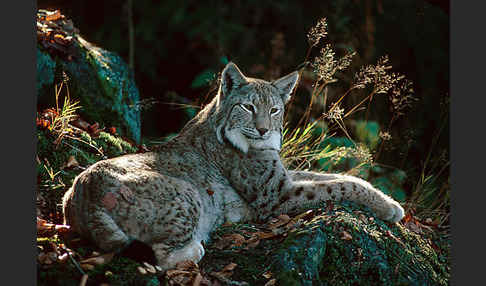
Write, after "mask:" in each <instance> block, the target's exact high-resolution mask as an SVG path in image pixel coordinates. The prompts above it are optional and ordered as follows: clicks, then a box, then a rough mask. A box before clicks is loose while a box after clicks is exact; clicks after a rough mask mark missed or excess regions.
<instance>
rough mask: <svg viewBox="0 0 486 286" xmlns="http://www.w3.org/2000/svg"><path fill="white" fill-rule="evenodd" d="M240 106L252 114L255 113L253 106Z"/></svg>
mask: <svg viewBox="0 0 486 286" xmlns="http://www.w3.org/2000/svg"><path fill="white" fill-rule="evenodd" d="M240 106H241V107H242V108H243V109H244V110H246V111H248V112H250V113H255V107H254V106H253V105H251V104H240Z"/></svg>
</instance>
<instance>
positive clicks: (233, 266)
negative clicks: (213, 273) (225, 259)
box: [221, 262, 238, 271]
mask: <svg viewBox="0 0 486 286" xmlns="http://www.w3.org/2000/svg"><path fill="white" fill-rule="evenodd" d="M236 266H238V264H236V263H233V262H231V263H230V264H228V265H226V266H225V267H224V268H223V270H221V271H233V270H234V269H235V268H236Z"/></svg>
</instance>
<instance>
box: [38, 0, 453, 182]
mask: <svg viewBox="0 0 486 286" xmlns="http://www.w3.org/2000/svg"><path fill="white" fill-rule="evenodd" d="M37 3H38V4H37V6H38V8H39V9H60V10H61V13H62V14H64V15H66V16H67V17H69V18H71V19H72V20H73V22H74V25H75V26H76V27H77V28H78V29H79V30H80V34H81V35H82V36H83V37H84V38H85V39H86V40H88V41H90V42H92V43H94V44H96V45H98V46H100V47H102V48H104V49H107V50H110V51H114V52H117V53H118V54H119V55H121V56H122V57H123V58H124V59H125V60H126V61H127V62H130V59H129V37H128V35H129V20H128V15H129V8H128V4H127V3H128V1H115V0H106V1H99V0H97V1H94V0H86V1H60V0H47V1H38V2H37ZM131 12H132V15H133V17H132V19H133V27H134V30H135V33H134V35H135V37H134V61H133V64H134V73H135V80H136V83H137V85H138V87H139V90H140V94H141V98H142V101H143V102H146V108H144V109H142V136H143V137H144V138H160V137H163V136H166V135H169V134H171V133H175V132H177V131H178V130H180V128H181V127H182V126H183V125H184V124H185V123H186V122H187V120H189V119H190V117H191V116H192V115H193V114H194V112H191V109H190V108H189V109H188V108H181V107H180V106H179V105H174V104H173V103H177V104H188V105H194V106H200V105H202V104H204V103H207V102H208V101H209V100H210V98H211V97H212V95H209V96H208V91H209V87H208V85H205V84H201V81H198V78H203V79H204V78H207V77H204V75H207V74H210V75H211V74H217V73H218V72H220V71H221V69H222V68H223V67H224V64H225V62H226V60H232V61H234V62H235V63H236V64H237V65H238V66H239V67H240V68H241V69H242V71H243V72H244V73H245V74H247V75H249V76H252V77H264V78H266V79H274V78H276V77H278V76H282V75H284V74H286V73H288V72H291V71H293V70H295V69H296V68H297V67H298V66H299V65H300V64H302V63H303V61H304V58H305V54H306V51H307V49H308V44H307V37H306V35H307V32H308V31H309V29H310V28H311V27H312V26H313V25H315V24H316V23H317V21H318V20H319V19H320V18H322V17H326V18H327V21H328V36H327V39H326V42H328V43H331V44H332V45H333V47H334V49H335V50H336V53H337V54H338V55H343V54H344V52H345V51H349V50H354V51H357V53H358V55H357V56H356V57H355V59H354V61H353V64H352V66H351V67H350V70H351V71H352V72H349V73H343V74H340V75H338V78H339V79H340V82H342V83H350V82H351V81H352V79H353V73H354V72H357V71H358V70H359V67H360V66H362V65H367V64H374V63H376V60H377V59H378V58H379V57H381V56H383V55H385V54H386V55H388V56H389V57H390V62H391V65H392V66H393V71H394V72H399V73H401V74H404V75H406V77H407V78H408V79H410V80H412V81H413V83H414V89H415V96H416V98H418V99H419V100H418V101H417V102H416V103H415V106H414V107H413V108H412V109H411V110H410V111H409V112H408V113H407V114H406V115H405V116H402V117H401V118H400V119H399V120H398V121H396V122H395V123H394V128H393V129H392V130H391V131H392V132H391V133H392V136H393V140H394V141H393V142H392V144H394V145H395V146H398V147H397V148H395V150H391V151H389V152H385V153H384V154H383V156H381V157H380V161H381V163H383V164H388V165H391V166H395V167H400V168H403V169H405V170H406V172H407V174H408V175H409V177H411V178H416V177H417V176H419V174H420V172H421V167H422V165H423V163H424V160H425V157H426V156H427V155H428V154H429V153H430V152H432V156H439V155H440V154H444V152H445V154H446V156H448V154H449V153H448V149H449V123H448V120H449V118H448V102H449V100H448V98H449V3H448V1H435V0H429V1H421V0H376V1H374V0H340V1H291V0H282V1H261V0H248V1H223V0H213V1H179V0H167V1H148V0H138V1H133V4H132V8H131ZM279 39H280V40H279ZM318 51H319V48H316V49H314V50H313V53H312V55H317V54H318ZM198 82H199V84H198ZM203 83H204V82H203ZM335 94H339V87H336V93H335ZM341 94H342V93H341ZM297 96H298V98H299V99H298V100H297V105H298V106H300V109H301V110H302V109H304V108H305V106H306V104H307V103H308V99H309V98H308V97H309V93H308V92H306V91H305V90H304V89H303V87H302V84H301V86H300V87H299V90H298V93H297ZM361 99H362V97H356V96H355V97H348V98H347V99H346V101H347V102H346V103H347V104H348V105H349V106H352V105H353V104H356V103H357V102H359V101H360V100H361ZM335 100H336V98H334V99H333V98H330V101H331V102H332V101H335ZM389 106H390V105H389V102H388V99H387V98H386V97H385V96H382V97H378V96H377V97H376V98H375V99H374V103H373V107H372V108H371V109H370V113H369V119H370V120H374V121H377V122H379V123H380V126H382V127H384V126H386V125H387V124H388V122H389V121H390V118H391V116H392V114H391V112H390V111H389V108H390V107H389ZM297 110H299V109H297ZM444 114H445V115H444ZM357 116H358V117H359V116H364V112H362V114H359V115H357ZM295 117H297V118H298V117H299V115H298V114H297V115H295ZM291 119H292V118H291ZM442 124H445V127H444V128H443V129H442V131H441V133H440V136H439V137H438V138H439V140H438V142H437V144H435V145H432V144H433V143H434V137H435V136H436V135H437V134H438V132H439V130H440V128H441V125H442ZM405 145H407V146H408V147H407V148H406V150H407V151H406V153H407V154H406V157H404V156H405V155H404V154H403V153H404V152H405V151H404V150H405V147H403V146H405ZM402 147H403V148H402ZM431 148H432V149H433V150H432V151H431ZM403 159H406V160H403ZM398 162H402V164H399V163H398ZM403 164H404V165H403ZM397 165H400V166H397ZM444 179H446V180H447V179H448V174H445V177H444ZM413 180H414V179H412V181H411V182H409V184H413Z"/></svg>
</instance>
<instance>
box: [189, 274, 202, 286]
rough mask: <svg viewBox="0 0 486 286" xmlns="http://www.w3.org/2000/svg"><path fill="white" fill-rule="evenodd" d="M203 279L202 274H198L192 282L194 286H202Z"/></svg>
mask: <svg viewBox="0 0 486 286" xmlns="http://www.w3.org/2000/svg"><path fill="white" fill-rule="evenodd" d="M202 279H203V277H202V275H201V273H199V272H198V273H197V274H196V277H195V278H194V281H192V286H200V285H201V281H202Z"/></svg>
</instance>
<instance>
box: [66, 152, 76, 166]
mask: <svg viewBox="0 0 486 286" xmlns="http://www.w3.org/2000/svg"><path fill="white" fill-rule="evenodd" d="M78 166H79V163H78V161H77V160H76V158H75V157H74V156H73V155H71V156H69V158H68V160H67V163H66V168H72V167H78Z"/></svg>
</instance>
